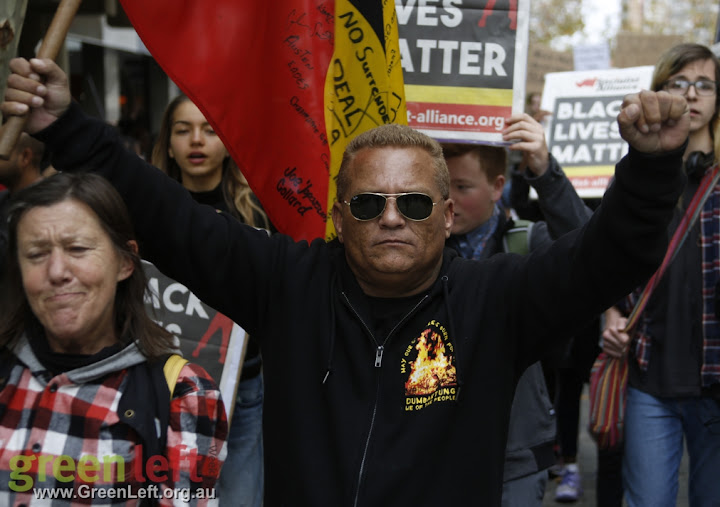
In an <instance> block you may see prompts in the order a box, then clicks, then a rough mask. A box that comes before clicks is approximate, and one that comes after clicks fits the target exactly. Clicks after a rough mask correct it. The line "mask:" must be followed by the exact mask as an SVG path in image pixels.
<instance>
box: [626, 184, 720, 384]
mask: <svg viewBox="0 0 720 507" xmlns="http://www.w3.org/2000/svg"><path fill="white" fill-rule="evenodd" d="M699 222H700V245H701V248H702V305H703V306H702V330H703V364H702V368H701V371H700V377H701V385H702V387H709V386H711V385H713V384H715V383H720V321H719V320H718V315H717V312H716V306H717V305H718V301H716V299H717V290H718V288H719V287H720V186H716V187H715V188H714V189H713V190H712V193H711V194H710V196H709V197H708V199H707V201H705V204H704V205H703V209H702V212H701V214H700V219H699ZM684 246H686V245H683V246H681V248H683V247H684ZM671 269H672V268H671ZM642 289H643V287H639V288H638V289H637V290H636V291H634V292H633V293H632V294H630V295H629V296H628V297H627V299H626V300H624V301H623V302H622V303H621V304H620V305H618V306H619V307H620V310H621V311H623V312H624V313H625V314H626V315H627V314H629V313H630V312H631V311H632V309H633V307H634V306H635V304H636V302H637V300H638V299H639V296H640V294H641V292H642ZM651 297H652V296H651ZM651 346H652V323H651V322H650V319H649V318H648V316H647V312H644V313H643V314H642V315H641V316H640V320H639V321H638V325H637V329H636V332H635V335H634V337H633V347H632V349H633V351H634V354H635V358H636V360H637V363H638V366H639V367H640V369H641V370H643V371H646V370H647V368H648V364H649V361H650V348H651Z"/></svg>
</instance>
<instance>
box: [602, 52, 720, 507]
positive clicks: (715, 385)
mask: <svg viewBox="0 0 720 507" xmlns="http://www.w3.org/2000/svg"><path fill="white" fill-rule="evenodd" d="M718 82H720V62H719V61H718V59H717V57H716V56H715V55H714V54H713V53H712V51H710V49H708V48H707V47H705V46H701V45H699V44H680V45H678V46H675V47H673V48H671V49H670V50H668V51H667V52H666V53H665V54H664V55H663V56H662V57H661V58H660V61H659V62H658V63H657V65H656V66H655V73H654V76H653V82H652V89H653V90H656V91H657V90H665V91H667V92H668V93H671V94H676V95H683V96H684V97H685V99H686V100H687V104H688V109H689V112H690V135H689V138H688V144H687V148H686V149H685V155H684V161H685V169H686V172H687V175H688V184H687V187H686V189H685V192H684V194H683V196H682V197H681V199H680V201H679V202H678V206H677V209H676V213H675V218H674V219H673V222H672V223H671V225H670V230H669V231H668V237H670V236H671V235H672V234H673V233H674V232H675V229H676V227H677V225H678V221H679V220H680V218H681V217H682V215H683V214H684V212H685V209H686V208H687V206H688V203H690V201H691V200H692V198H693V195H694V194H695V192H696V190H697V189H698V186H699V184H700V180H701V179H702V178H703V176H704V174H705V172H706V170H707V169H708V168H709V167H710V166H712V165H714V164H715V163H716V156H715V152H717V151H718V150H717V148H716V143H717V142H718V139H717V136H716V131H717V127H718V109H719V107H718V106H719V105H720V103H719V102H718V100H719V97H718V93H717V83H718ZM719 237H720V187H715V189H714V190H713V192H712V194H711V195H710V197H709V198H708V200H707V202H706V203H705V206H704V209H703V211H702V215H701V218H700V219H699V220H698V221H697V223H696V225H695V227H694V228H693V229H692V231H691V232H690V236H689V237H688V238H687V240H686V241H685V243H684V244H683V246H682V247H681V248H680V249H679V250H678V252H677V256H676V258H675V259H674V260H673V262H672V264H670V267H669V268H668V271H667V272H666V273H665V275H664V276H663V279H662V281H661V283H660V285H659V286H658V287H657V288H656V289H655V291H654V293H653V295H652V296H651V299H650V300H649V302H648V305H647V307H646V309H645V311H644V313H643V316H642V317H641V319H640V322H639V323H638V326H637V329H636V333H635V336H633V337H632V339H630V337H629V336H628V335H627V334H625V333H622V332H621V330H622V329H624V327H625V324H626V322H627V318H626V317H627V315H628V314H629V312H630V311H631V310H632V307H633V304H634V301H635V299H636V295H637V294H638V293H639V291H636V293H635V294H634V295H633V296H631V297H630V298H628V301H627V302H625V301H624V302H623V303H622V304H620V305H619V306H618V307H613V308H611V309H610V310H608V311H607V312H606V325H605V330H604V332H603V349H604V351H605V352H606V353H608V354H610V355H613V356H616V357H621V356H622V355H623V354H629V365H630V369H629V380H628V394H627V406H626V420H625V449H624V453H625V454H624V458H623V462H622V469H623V470H622V475H623V486H624V488H625V495H626V500H627V503H628V505H629V506H630V507H633V506H639V505H653V506H664V505H675V502H676V498H677V492H678V469H679V467H680V460H681V458H682V455H683V440H685V443H686V446H687V452H688V454H689V456H690V462H689V464H690V477H689V497H690V505H691V506H705V505H720V481H718V480H717V479H718V471H720V312H719V311H718V310H719V309H720V307H719V306H718V305H719V303H720V301H718V288H719V287H720V243H719V241H718V238H719ZM639 290H642V287H640V288H639ZM598 490H600V485H598Z"/></svg>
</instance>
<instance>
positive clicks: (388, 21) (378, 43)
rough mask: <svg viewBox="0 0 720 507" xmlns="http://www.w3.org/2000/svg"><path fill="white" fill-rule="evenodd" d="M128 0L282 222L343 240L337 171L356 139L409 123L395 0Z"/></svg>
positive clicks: (308, 234)
mask: <svg viewBox="0 0 720 507" xmlns="http://www.w3.org/2000/svg"><path fill="white" fill-rule="evenodd" d="M121 2H122V5H123V8H124V9H125V12H126V13H127V15H128V18H129V19H130V21H131V22H132V24H133V26H134V27H135V30H136V31H137V33H138V35H139V36H140V38H141V39H142V40H143V42H144V43H145V45H146V47H147V48H148V50H149V51H150V53H151V54H152V56H153V57H154V58H155V60H156V61H157V62H158V64H159V65H160V66H161V67H162V68H163V69H164V70H165V72H166V73H167V74H168V76H170V78H171V79H172V80H173V81H174V82H175V83H176V84H177V85H178V87H179V88H180V89H181V90H182V91H183V92H184V93H185V94H187V95H188V97H190V99H191V100H192V101H193V102H195V103H196V104H197V106H198V107H199V108H200V110H201V111H203V113H204V114H205V116H206V118H207V119H208V121H209V122H210V124H211V125H212V126H213V127H214V128H215V130H216V131H217V133H218V135H219V136H220V138H221V139H222V140H223V142H224V143H225V146H226V147H227V149H228V151H229V152H230V154H231V155H232V157H233V158H234V159H235V161H236V162H237V164H238V166H239V167H240V169H241V170H242V172H243V174H244V175H245V177H246V178H247V180H248V182H249V183H250V186H251V187H252V189H253V191H254V192H255V194H256V195H257V196H258V198H259V199H260V201H261V202H262V204H263V207H264V208H265V210H266V211H267V213H268V215H269V217H270V219H271V220H272V222H273V224H274V225H275V226H276V227H277V228H278V230H279V231H280V232H283V233H285V234H288V235H290V236H292V237H293V238H295V239H296V240H301V239H307V240H311V239H314V238H318V237H325V238H327V239H330V238H332V237H334V229H333V227H332V221H331V219H330V211H331V209H332V204H333V202H334V199H335V183H334V179H335V176H336V175H337V170H338V167H339V165H340V161H341V158H342V153H343V151H344V148H345V146H346V144H347V142H348V141H349V140H350V139H352V138H353V137H355V136H356V135H358V134H360V133H361V132H364V131H366V130H369V129H371V128H373V127H376V126H378V125H381V124H384V123H407V112H406V107H405V98H404V93H403V79H402V68H401V63H400V52H399V49H398V36H397V33H398V32H397V17H396V15H395V5H394V2H392V1H391V0H325V1H320V0H273V1H272V2H260V1H248V0H214V1H212V2H208V1H207V0H173V1H167V0H151V1H147V0H121Z"/></svg>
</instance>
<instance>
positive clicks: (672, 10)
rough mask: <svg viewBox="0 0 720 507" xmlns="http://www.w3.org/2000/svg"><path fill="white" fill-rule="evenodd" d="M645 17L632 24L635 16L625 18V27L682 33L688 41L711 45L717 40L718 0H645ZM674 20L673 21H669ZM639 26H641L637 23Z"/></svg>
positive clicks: (656, 32) (665, 33)
mask: <svg viewBox="0 0 720 507" xmlns="http://www.w3.org/2000/svg"><path fill="white" fill-rule="evenodd" d="M642 12H643V19H642V22H641V23H639V24H637V23H636V24H635V26H633V23H632V21H633V20H632V19H629V18H625V19H624V20H623V23H622V25H621V27H622V29H624V30H631V31H639V32H641V33H652V34H662V35H682V36H683V38H684V40H685V41H687V42H697V43H699V44H705V45H711V44H713V43H714V42H715V31H716V24H717V18H718V2H717V1H716V0H713V1H710V0H683V1H682V2H677V1H676V0H645V2H644V5H643V10H642ZM669 19H672V20H673V21H672V23H668V20H669ZM638 25H639V26H638Z"/></svg>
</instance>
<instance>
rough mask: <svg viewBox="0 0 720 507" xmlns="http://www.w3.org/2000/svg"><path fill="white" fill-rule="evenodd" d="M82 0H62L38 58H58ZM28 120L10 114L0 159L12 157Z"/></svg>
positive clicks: (1, 136) (0, 139) (2, 134)
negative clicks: (11, 154)
mask: <svg viewBox="0 0 720 507" xmlns="http://www.w3.org/2000/svg"><path fill="white" fill-rule="evenodd" d="M81 1H82V0H61V2H60V4H59V5H58V8H57V10H56V11H55V16H54V17H53V20H52V22H51V23H50V26H49V27H48V30H47V33H46V34H45V37H44V38H43V41H42V44H41V46H40V49H39V50H38V53H37V57H38V58H49V59H51V60H54V59H55V58H57V55H58V53H59V52H60V48H61V47H62V45H63V42H64V41H65V37H66V36H67V33H68V30H70V24H71V23H72V21H73V19H74V18H75V13H76V12H77V10H78V8H79V7H80V2H81ZM26 122H27V116H26V115H23V116H10V117H9V118H8V120H7V122H6V123H5V125H3V128H2V130H1V131H0V159H2V160H8V159H9V158H10V153H11V152H12V151H13V149H14V148H15V145H16V144H17V140H18V138H19V137H20V134H21V133H22V131H23V129H24V128H25V123H26Z"/></svg>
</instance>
